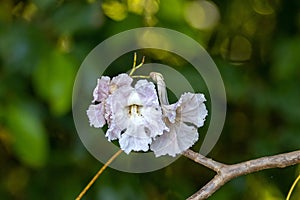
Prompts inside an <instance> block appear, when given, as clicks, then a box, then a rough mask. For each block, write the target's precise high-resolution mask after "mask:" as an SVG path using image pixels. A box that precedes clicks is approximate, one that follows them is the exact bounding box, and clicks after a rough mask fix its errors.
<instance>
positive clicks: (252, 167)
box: [183, 150, 300, 200]
mask: <svg viewBox="0 0 300 200" xmlns="http://www.w3.org/2000/svg"><path fill="white" fill-rule="evenodd" d="M183 155H184V156H185V157H187V158H189V159H191V160H193V161H195V162H196V163H199V164H201V165H203V166H205V167H207V168H209V169H212V170H214V171H215V172H216V173H217V174H216V176H215V177H214V178H213V179H212V180H211V181H209V182H208V183H207V184H206V185H205V186H203V187H202V188H201V189H200V190H199V191H197V192H196V193H195V194H193V195H192V196H190V197H189V198H188V200H199V199H207V198H208V197H210V196H211V195H212V194H213V193H214V192H216V191H217V190H218V189H219V188H220V187H221V186H222V185H224V184H225V183H227V182H228V181H230V180H232V179H234V178H236V177H239V176H242V175H246V174H250V173H253V172H257V171H261V170H264V169H271V168H284V167H287V166H291V165H295V164H298V163H300V150H298V151H293V152H290V153H283V154H278V155H274V156H266V157H262V158H258V159H254V160H249V161H245V162H241V163H238V164H233V165H227V164H223V163H220V162H217V161H215V160H212V159H210V158H207V157H205V156H203V155H201V154H199V153H196V152H194V151H192V150H186V151H185V152H184V153H183Z"/></svg>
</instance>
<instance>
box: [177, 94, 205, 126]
mask: <svg viewBox="0 0 300 200" xmlns="http://www.w3.org/2000/svg"><path fill="white" fill-rule="evenodd" d="M204 101H206V100H205V98H204V95H203V94H192V93H189V92H188V93H184V94H183V95H181V97H180V99H179V102H180V105H179V107H178V109H177V113H178V114H179V116H180V120H181V121H183V122H187V123H192V124H194V125H195V126H197V127H201V126H203V124H204V121H205V117H206V116H207V110H206V107H205V104H204V103H203V102H204Z"/></svg>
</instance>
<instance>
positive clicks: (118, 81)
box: [110, 73, 133, 93]
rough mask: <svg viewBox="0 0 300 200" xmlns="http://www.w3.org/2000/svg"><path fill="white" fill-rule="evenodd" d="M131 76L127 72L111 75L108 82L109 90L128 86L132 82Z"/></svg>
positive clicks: (112, 90)
mask: <svg viewBox="0 0 300 200" xmlns="http://www.w3.org/2000/svg"><path fill="white" fill-rule="evenodd" d="M132 81H133V80H132V78H131V77H130V76H129V75H128V74H125V73H123V74H119V75H118V76H116V77H113V78H112V80H111V82H110V92H111V93H113V92H114V91H115V90H116V89H119V88H121V87H123V86H130V87H131V83H132Z"/></svg>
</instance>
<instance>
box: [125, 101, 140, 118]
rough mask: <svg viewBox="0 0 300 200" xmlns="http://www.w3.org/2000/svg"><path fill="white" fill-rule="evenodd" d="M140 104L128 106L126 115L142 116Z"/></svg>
mask: <svg viewBox="0 0 300 200" xmlns="http://www.w3.org/2000/svg"><path fill="white" fill-rule="evenodd" d="M141 107H142V106H140V105H136V104H132V105H130V106H129V107H128V115H129V116H130V117H138V116H142V114H141V111H140V108H141Z"/></svg>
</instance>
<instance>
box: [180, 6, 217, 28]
mask: <svg viewBox="0 0 300 200" xmlns="http://www.w3.org/2000/svg"><path fill="white" fill-rule="evenodd" d="M184 17H185V20H186V21H187V23H188V24H189V25H190V26H192V27H194V28H197V29H211V28H213V27H215V26H216V25H217V24H218V22H219V19H220V13H219V9H218V7H217V6H216V5H215V4H214V3H212V2H210V1H203V0H201V1H193V2H188V3H187V4H186V6H185V9H184Z"/></svg>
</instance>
